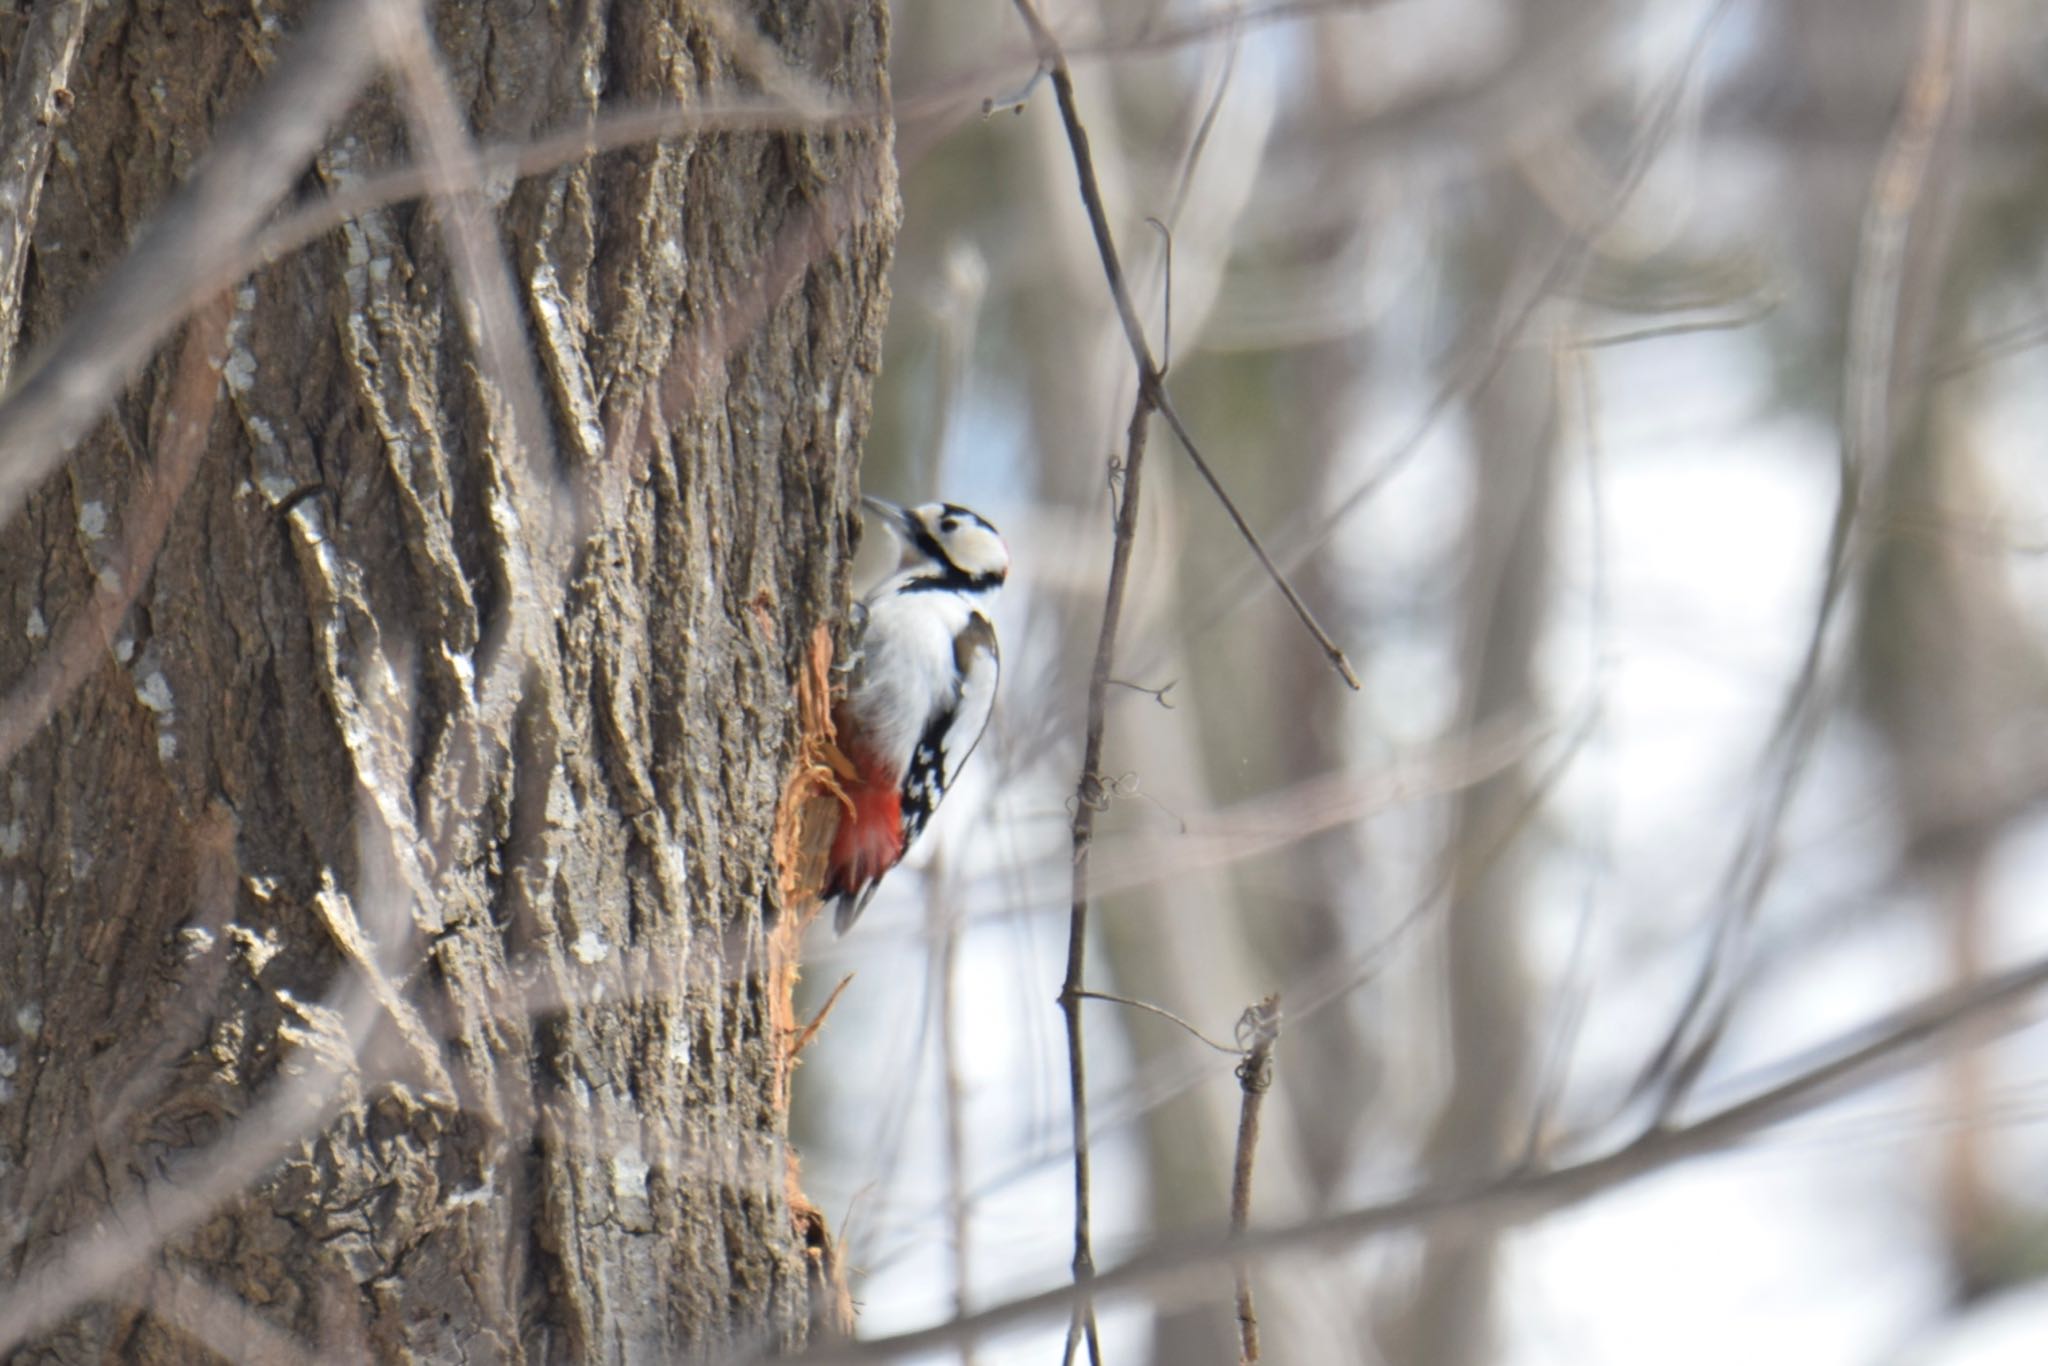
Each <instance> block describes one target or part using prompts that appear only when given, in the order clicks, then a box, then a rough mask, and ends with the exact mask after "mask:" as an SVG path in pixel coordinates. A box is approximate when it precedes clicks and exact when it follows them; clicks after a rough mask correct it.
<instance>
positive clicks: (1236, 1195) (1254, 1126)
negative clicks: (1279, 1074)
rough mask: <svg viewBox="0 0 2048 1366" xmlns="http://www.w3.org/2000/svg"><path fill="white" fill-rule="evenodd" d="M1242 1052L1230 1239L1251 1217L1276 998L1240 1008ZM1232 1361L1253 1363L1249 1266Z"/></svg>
mask: <svg viewBox="0 0 2048 1366" xmlns="http://www.w3.org/2000/svg"><path fill="white" fill-rule="evenodd" d="M1237 1035H1238V1039H1239V1041H1240V1042H1241V1043H1243V1044H1244V1045H1245V1046H1246V1048H1245V1055H1244V1061H1243V1062H1241V1063H1239V1064H1238V1065H1237V1084H1238V1088H1239V1089H1240V1090H1241V1091H1242V1092H1243V1093H1244V1099H1243V1102H1242V1103H1241V1104H1240V1105H1239V1107H1238V1112H1237V1157H1236V1160H1235V1162H1234V1163H1233V1164H1232V1166H1231V1172H1230V1236H1231V1238H1232V1239H1233V1240H1242V1239H1243V1237H1244V1235H1245V1228H1246V1226H1247V1225H1248V1224H1249V1223H1250V1222H1251V1217H1252V1162H1253V1160H1254V1159H1255V1158H1256V1157H1257V1155H1258V1151H1259V1109H1260V1107H1261V1106H1263V1105H1264V1104H1265V1103H1266V1092H1267V1090H1269V1089H1270V1088H1271V1087H1272V1085H1273V1045H1274V1044H1275V1043H1277V1042H1278V1041H1279V1038H1280V998H1279V997H1278V996H1277V995H1275V996H1268V997H1267V998H1266V999H1265V1000H1263V1001H1260V1002H1259V1003H1258V1004H1257V1005H1254V1006H1249V1007H1247V1008H1246V1009H1245V1012H1244V1015H1243V1017H1242V1018H1240V1019H1239V1020H1238V1022H1237ZM1236 1270H1237V1331H1238V1342H1239V1352H1238V1361H1239V1362H1240V1363H1248V1362H1253V1361H1257V1360H1258V1359H1259V1316H1258V1314H1257V1312H1256V1311H1255V1310H1254V1309H1253V1307H1252V1268H1251V1263H1250V1262H1249V1261H1246V1260H1244V1259H1242V1258H1240V1259H1239V1260H1238V1263H1237V1268H1236Z"/></svg>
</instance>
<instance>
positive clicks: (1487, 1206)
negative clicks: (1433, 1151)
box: [804, 956, 2048, 1366]
mask: <svg viewBox="0 0 2048 1366" xmlns="http://www.w3.org/2000/svg"><path fill="white" fill-rule="evenodd" d="M2043 989H2048V956H2044V957H2040V958H2036V959H2033V960H2031V961H2029V962H2027V963H2024V964H2021V965H2020V966H2018V967H2015V968H2012V969H2010V970H2008V971H2006V972H2002V973H1998V974H1996V975H1994V976H1991V977H1988V978H1985V979H1983V980H1981V981H1979V982H1975V983H1971V984H1968V985H1965V986H1962V987H1954V988H1950V989H1948V990H1945V991H1941V992H1937V993H1935V994H1933V995H1931V996H1927V997H1924V998H1922V1000H1920V1001H1919V1002H1917V1003H1915V1004H1913V1005H1911V1006H1908V1007H1906V1008H1904V1009H1902V1010H1899V1011H1895V1012H1893V1013H1892V1014H1890V1015H1888V1016H1886V1017H1884V1018H1883V1019H1881V1020H1879V1021H1877V1022H1875V1023H1873V1024H1871V1025H1869V1026H1867V1027H1865V1028H1863V1029H1859V1030H1852V1031H1850V1032H1848V1033H1846V1034H1844V1035H1842V1036H1841V1037H1840V1038H1838V1039H1837V1040H1835V1041H1834V1042H1833V1043H1832V1044H1830V1045H1828V1046H1826V1047H1824V1048H1822V1049H1819V1050H1816V1051H1815V1052H1813V1053H1811V1054H1809V1055H1807V1056H1808V1057H1809V1058H1810V1059H1811V1061H1809V1062H1807V1063H1806V1064H1805V1065H1803V1066H1800V1067H1797V1068H1796V1069H1795V1070H1793V1071H1792V1072H1791V1074H1790V1075H1789V1076H1787V1077H1785V1079H1784V1080H1782V1081H1779V1082H1776V1083H1773V1084H1768V1085H1764V1086H1761V1087H1760V1088H1759V1089H1757V1090H1755V1091H1752V1092H1751V1093H1749V1094H1748V1095H1747V1096H1746V1097H1745V1098H1743V1099H1740V1100H1737V1101H1733V1102H1731V1103H1729V1104H1727V1105H1724V1106H1722V1107H1720V1108H1718V1109H1716V1110H1714V1111H1712V1112H1711V1113H1709V1114H1707V1115H1705V1116H1702V1117H1701V1118H1700V1119H1697V1120H1695V1121H1693V1122H1691V1123H1689V1124H1685V1125H1682V1126H1673V1127H1655V1128H1651V1129H1649V1130H1647V1131H1645V1132H1644V1133H1642V1134H1641V1135H1639V1136H1638V1137H1636V1138H1634V1139H1631V1140H1630V1141H1628V1142H1627V1143H1625V1144H1623V1145H1621V1146H1620V1147H1618V1148H1615V1149H1613V1150H1611V1151H1608V1152H1606V1153H1603V1154H1600V1155H1598V1156H1595V1157H1591V1158H1588V1159H1586V1160H1584V1161H1581V1162H1575V1163H1570V1164H1567V1165H1564V1166H1559V1167H1552V1168H1549V1169H1547V1170H1543V1171H1537V1172H1530V1171H1527V1170H1523V1169H1519V1168H1517V1169H1514V1170H1510V1171H1506V1172H1502V1173H1500V1174H1498V1175H1495V1176H1492V1177H1489V1178H1486V1179H1484V1180H1481V1181H1477V1182H1473V1183H1469V1184H1463V1185H1459V1186H1456V1187H1447V1188H1442V1189H1432V1190H1421V1191H1417V1192H1415V1193H1414V1194H1411V1195H1407V1196H1403V1197H1401V1198H1399V1199H1396V1200H1391V1201H1388V1202H1386V1203H1383V1204H1377V1205H1366V1206H1363V1207H1360V1208H1357V1209H1351V1210H1343V1211H1339V1212H1338V1213H1335V1214H1328V1215H1322V1216H1319V1217H1317V1218H1313V1219H1307V1220H1303V1221H1301V1222H1299V1223H1295V1224H1289V1225H1285V1226H1283V1227H1280V1228H1274V1229H1264V1230H1248V1231H1247V1232H1246V1234H1245V1236H1244V1237H1243V1238H1242V1239H1238V1240H1232V1239H1231V1237H1230V1236H1229V1234H1228V1232H1227V1231H1226V1230H1217V1231H1215V1232H1212V1233H1211V1234H1209V1235H1208V1236H1205V1237H1194V1238H1185V1239H1179V1240H1176V1241H1173V1242H1162V1243H1158V1244H1155V1245H1153V1246H1152V1247H1150V1248H1147V1249H1145V1250H1144V1251H1142V1252H1139V1253H1138V1254H1137V1255H1135V1256H1133V1257H1131V1258H1130V1259H1129V1260H1128V1261H1126V1262H1124V1263H1123V1264H1121V1265H1119V1266H1116V1267H1112V1268H1110V1269H1109V1270H1107V1271H1103V1272H1101V1273H1100V1274H1099V1275H1098V1276H1097V1277H1096V1278H1095V1281H1094V1283H1093V1285H1092V1287H1091V1289H1092V1293H1093V1295H1094V1296H1095V1297H1096V1298H1097V1299H1109V1298H1111V1297H1128V1296H1132V1295H1136V1294H1138V1293H1140V1292H1155V1293H1156V1292H1160V1291H1162V1290H1164V1289H1165V1288H1167V1287H1171V1286H1182V1285H1187V1284H1189V1280H1190V1278H1191V1277H1200V1276H1202V1275H1205V1274H1209V1273H1213V1272H1214V1271H1216V1270H1217V1269H1218V1268H1221V1267H1227V1266H1229V1265H1231V1264H1232V1263H1234V1262H1235V1261H1237V1260H1238V1259H1240V1258H1243V1259H1261V1258H1268V1257H1275V1256H1281V1255H1301V1254H1311V1253H1320V1254H1328V1253H1337V1252H1343V1251H1347V1250H1349V1249H1351V1248H1353V1247H1356V1246H1357V1245H1358V1244H1359V1243H1361V1242H1363V1241H1365V1240H1366V1239H1369V1238H1373V1237H1377V1236H1380V1235H1382V1234H1386V1233H1391V1232H1395V1231H1419V1230H1427V1229H1432V1228H1438V1227H1442V1226H1444V1225H1446V1224H1450V1223H1453V1222H1463V1223H1474V1224H1481V1225H1489V1226H1508V1225H1514V1224H1523V1223H1528V1222H1530V1221H1532V1220H1535V1219H1538V1218H1541V1217H1543V1216H1545V1215H1548V1214H1552V1213H1555V1212H1556V1211H1558V1210H1562V1209H1566V1208H1569V1207H1571V1206H1573V1205H1577V1204H1581V1203H1583V1202H1585V1201H1587V1200H1591V1199H1593V1198H1595V1197H1596V1196H1600V1195H1604V1194H1606V1193H1608V1192H1609V1191H1612V1190H1614V1189H1616V1188H1618V1187H1620V1186H1623V1185H1626V1184H1628V1183H1629V1182H1632V1181H1637V1180H1641V1179H1643V1178H1644V1177H1648V1176H1653V1175H1655V1174H1657V1173H1659V1172H1663V1171H1666V1170H1668V1169H1670V1168H1671V1167H1672V1166H1674V1165H1675V1164H1677V1163H1679V1162H1683V1161H1686V1160H1689V1159H1691V1158H1696V1157H1701V1156H1705V1155H1707V1154H1710V1153H1716V1152H1721V1151H1724V1150H1726V1149H1728V1148H1731V1147H1734V1146H1735V1145H1736V1144H1739V1143H1741V1142H1743V1141H1744V1140H1746V1139H1749V1138H1751V1137H1753V1136H1755V1135H1756V1134H1757V1133H1759V1132H1761V1131H1763V1130H1765V1129H1767V1128H1769V1127H1771V1126H1773V1125H1776V1124H1780V1123H1783V1122H1785V1121H1787V1120H1791V1119H1794V1118H1797V1117H1798V1116H1800V1115H1803V1114H1806V1113H1808V1112H1810V1111H1812V1110H1814V1109H1816V1108H1817V1107H1819V1106H1821V1105H1823V1104H1825V1103H1827V1102H1828V1101H1831V1100H1834V1099H1838V1098H1839V1097H1840V1096H1842V1095H1843V1094H1845V1093H1847V1092H1849V1091H1851V1090H1854V1089H1857V1088H1860V1087H1863V1086H1868V1085H1871V1084H1873V1083H1875V1082H1877V1081H1880V1080H1882V1079H1884V1078H1886V1077H1889V1076H1892V1075H1894V1074H1895V1073H1896V1071H1897V1070H1898V1069H1899V1068H1900V1067H1902V1066H1905V1065H1907V1064H1908V1063H1909V1062H1910V1061H1911V1055H1912V1054H1914V1053H1916V1052H1919V1051H1922V1050H1926V1049H1930V1048H1932V1047H1934V1046H1936V1045H1939V1044H1941V1043H1943V1042H1945V1041H1946V1040H1948V1039H1949V1038H1950V1037H1951V1036H1953V1035H1955V1034H1957V1033H1959V1032H1961V1031H1964V1030H1967V1029H1968V1028H1970V1027H1972V1026H1975V1025H1977V1024H1979V1023H1980V1022H1982V1021H1984V1020H1986V1019H1991V1020H1992V1021H1993V1022H1994V1027H1995V1028H1996V1029H1998V1030H1999V1031H2001V1032H2009V1031H2011V1030H2014V1029H2017V1028H2019V1027H2020V1026H2021V1025H2022V1024H2023V1023H2024V1021H2023V1020H2021V1019H2018V1018H2016V1017H2014V1015H2012V1014H2011V1013H2010V1011H2011V1007H2012V1006H2014V1005H2015V1004H2017V1003H2018V1002H2020V1001H2023V1000H2025V999H2027V998H2028V997H2030V996H2033V995H2034V994H2036V993H2038V992H2040V991H2042V990H2043ZM1078 1293H1079V1292H1078V1291H1076V1290H1073V1289H1054V1290H1048V1291H1044V1292H1041V1293H1038V1294H1034V1295H1027V1296H1024V1297H1022V1298H1019V1299H1015V1300H1011V1301H1009V1302H1008V1303H1005V1304H999V1305H994V1306H991V1307H990V1308H987V1309H984V1310H981V1311H979V1312H978V1313H975V1314H972V1315H970V1316H968V1317H967V1318H964V1319H958V1320H954V1321H952V1322H948V1323H940V1324H934V1325H933V1326H931V1327H929V1328H921V1329H917V1330H915V1331H913V1332H908V1333H901V1334H898V1335H896V1336H894V1337H887V1338H875V1339H871V1340H869V1341H866V1342H861V1343H834V1344H831V1345H830V1346H828V1347H825V1348H822V1349H820V1350H818V1351H814V1352H811V1353H808V1354H807V1355H806V1356H805V1358H804V1359H805V1360H806V1361H808V1362H812V1363H815V1364H816V1366H858V1364H859V1363H865V1362H882V1361H894V1360H897V1359H900V1358H902V1357H907V1356H911V1355H913V1354H916V1353H920V1352H932V1351H939V1350H944V1349H947V1348H950V1347H952V1346H954V1345H956V1344H957V1343H959V1342H962V1341H964V1340H966V1339H967V1338H968V1337H970V1336H975V1337H980V1336H987V1335H989V1334H991V1333H996V1332H1001V1331H1003V1330H1005V1329H1009V1328H1014V1327H1017V1326H1019V1325H1023V1324H1029V1323H1041V1322H1044V1321H1046V1320H1047V1319H1050V1318H1053V1317H1055V1316H1057V1315H1059V1314H1062V1313H1066V1312H1068V1311H1069V1309H1070V1308H1071V1306H1072V1305H1073V1303H1074V1301H1075V1299H1076V1296H1077V1295H1078Z"/></svg>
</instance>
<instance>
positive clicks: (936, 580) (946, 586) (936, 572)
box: [898, 556, 1003, 593]
mask: <svg viewBox="0 0 2048 1366" xmlns="http://www.w3.org/2000/svg"><path fill="white" fill-rule="evenodd" d="M1002 586H1003V576H1002V575H1001V574H970V573H968V572H967V571H966V570H964V569H962V568H961V567H960V566H959V565H957V564H954V563H953V562H952V561H951V560H949V559H946V558H945V557H944V556H940V557H939V562H938V567H936V568H934V569H931V570H928V571H925V572H923V573H919V574H914V575H912V576H911V578H910V579H909V581H908V582H906V583H905V584H904V585H903V587H902V588H901V589H899V590H898V591H899V592H903V593H985V592H987V591H988V590H989V589H991V588H1001V587H1002Z"/></svg>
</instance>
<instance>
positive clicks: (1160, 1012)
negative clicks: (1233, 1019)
mask: <svg viewBox="0 0 2048 1366" xmlns="http://www.w3.org/2000/svg"><path fill="white" fill-rule="evenodd" d="M1080 995H1081V999H1082V1000H1084V1001H1107V1002H1109V1004H1111V1005H1118V1006H1129V1007H1130V1008H1131V1009H1133V1010H1142V1011H1145V1012H1146V1013H1147V1014H1150V1015H1157V1016H1158V1017H1159V1018H1160V1019H1162V1020H1170V1021H1172V1022H1173V1023H1174V1024H1177V1025H1179V1026H1180V1027H1181V1028H1182V1029H1185V1030H1186V1031H1187V1032H1188V1033H1190V1034H1192V1035H1194V1036H1195V1038H1197V1039H1199V1040H1201V1042H1203V1043H1204V1044H1206V1045H1208V1046H1209V1047H1210V1048H1213V1049H1215V1050H1216V1051H1217V1052H1218V1053H1228V1054H1230V1055H1231V1056H1232V1057H1241V1056H1243V1054H1244V1049H1243V1047H1242V1046H1240V1045H1237V1044H1227V1043H1219V1042H1218V1041H1217V1040H1215V1039H1212V1038H1210V1037H1209V1036H1208V1035H1207V1034H1204V1033H1203V1032H1202V1031H1201V1030H1199V1029H1197V1028H1195V1026H1193V1025H1192V1024H1189V1023H1188V1022H1187V1021H1186V1020H1183V1019H1182V1018H1181V1017H1180V1016H1178V1015H1176V1014H1174V1013H1173V1012H1172V1011H1170V1010H1168V1009H1167V1008H1166V1007H1165V1006H1155V1005H1153V1004H1152V1003H1151V1002H1150V1001H1140V1000H1138V999H1137V998H1136V997H1133V996H1119V995H1117V994H1116V993H1115V992H1111V991H1084V992H1081V993H1080Z"/></svg>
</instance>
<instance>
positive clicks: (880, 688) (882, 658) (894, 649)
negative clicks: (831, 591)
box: [846, 585, 995, 773]
mask: <svg viewBox="0 0 2048 1366" xmlns="http://www.w3.org/2000/svg"><path fill="white" fill-rule="evenodd" d="M867 609H868V619H867V625H866V627H865V629H864V630H863V631H862V632H861V638H860V652H861V662H860V666H859V668H858V669H857V670H856V671H855V673H854V678H853V683H852V686H851V687H850V689H849V690H848V693H847V699H846V705H847V710H848V712H849V713H850V714H851V716H852V719H853V721H854V723H855V725H857V726H858V727H859V728H860V734H861V739H862V740H863V742H864V743H865V744H866V745H867V746H868V747H869V748H870V749H871V750H872V751H873V752H874V754H875V757H876V758H878V759H880V760H881V761H882V762H884V763H885V764H887V765H888V766H889V767H890V768H891V769H892V770H893V771H894V772H897V773H902V772H904V771H905V770H907V769H908V768H909V767H910V757H911V752H912V751H913V750H914V749H915V748H916V747H917V742H918V740H919V738H920V737H922V736H923V734H924V730H925V726H926V725H927V724H929V722H930V720H931V717H932V715H933V713H934V712H936V711H939V710H941V709H950V708H952V707H954V706H955V705H957V703H958V702H959V701H960V700H961V699H960V685H961V682H962V680H961V678H960V676H959V673H958V669H957V666H956V664H955V661H954V658H953V640H954V638H955V637H956V636H958V635H959V634H960V632H961V631H962V630H964V629H965V628H966V626H967V622H968V619H969V618H970V617H972V616H973V615H974V612H975V603H974V602H972V601H971V600H970V599H969V598H968V596H967V595H966V594H963V593H945V592H936V593H934V592H922V593H900V592H894V591H891V590H890V588H889V586H888V585H884V587H883V589H882V590H880V591H877V592H876V594H875V595H874V596H873V598H871V599H870V600H869V601H868V603H867ZM978 691H981V692H982V693H983V694H984V695H983V696H982V697H979V698H976V699H972V700H974V701H976V702H978V703H979V706H980V710H981V712H982V715H981V717H980V718H979V720H980V721H984V722H985V721H986V720H987V711H988V707H989V705H990V703H991V702H992V701H993V699H994V691H995V690H994V686H993V680H992V679H990V680H988V686H987V687H986V688H985V689H979V690H978ZM962 757H964V756H962ZM955 762H957V759H956V761H955Z"/></svg>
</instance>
